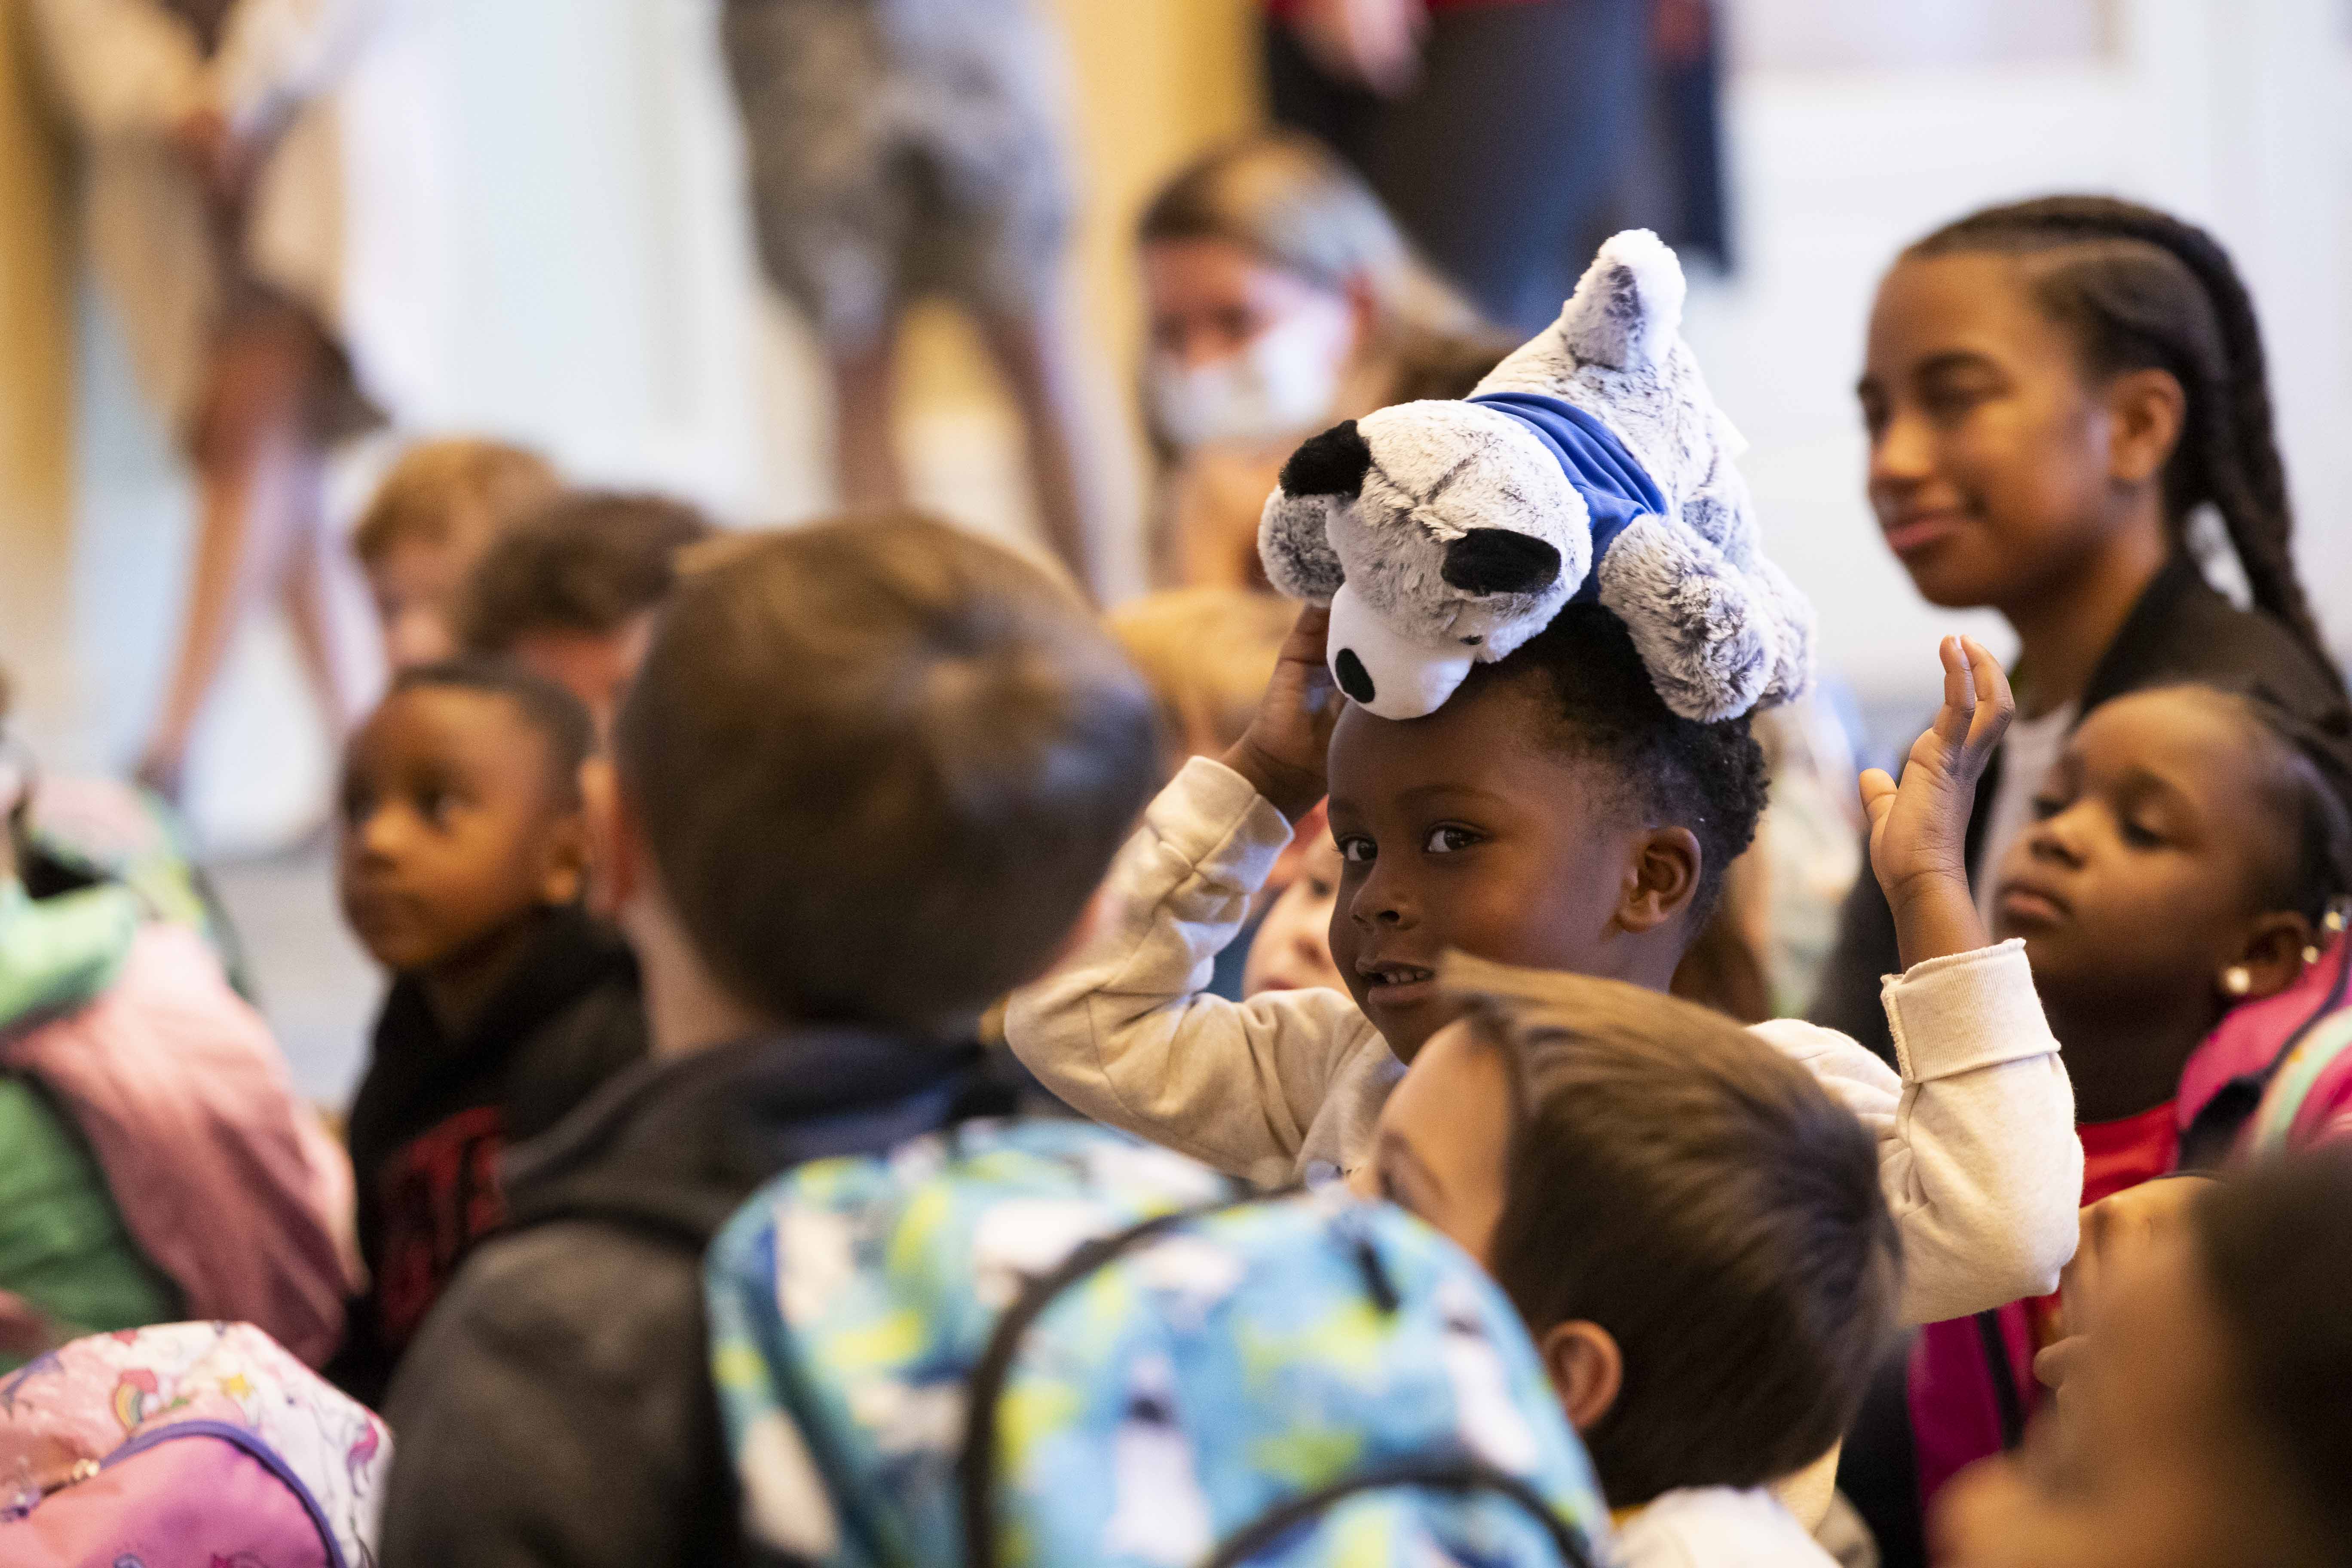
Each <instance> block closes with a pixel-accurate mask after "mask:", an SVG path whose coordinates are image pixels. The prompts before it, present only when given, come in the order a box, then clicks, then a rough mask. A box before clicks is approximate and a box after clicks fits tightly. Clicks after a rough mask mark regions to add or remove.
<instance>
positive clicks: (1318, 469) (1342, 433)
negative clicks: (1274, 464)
mask: <svg viewBox="0 0 2352 1568" xmlns="http://www.w3.org/2000/svg"><path fill="white" fill-rule="evenodd" d="M1371 468H1372V448H1371V445H1370V443H1369V442H1367V441H1366V440H1365V439H1364V437H1363V433H1362V432H1360V431H1359V430H1358V429H1357V428H1356V422H1355V421H1354V420H1352V419H1350V420H1349V421H1348V422H1347V423H1346V424H1345V425H1334V426H1331V428H1329V429H1328V430H1326V431H1324V432H1323V434H1321V435H1320V436H1310V437H1307V439H1306V440H1305V441H1304V442H1302V443H1300V445H1299V447H1298V450H1297V451H1296V452H1293V453H1291V454H1290V461H1288V462H1286V463H1285V464H1283V465H1282V478H1281V479H1280V480H1279V481H1278V482H1279V483H1280V484H1281V486H1282V489H1283V492H1284V493H1285V494H1286V495H1294V496H1355V495H1361V494H1362V493H1363V490H1364V476H1365V475H1366V474H1368V473H1370V472H1371Z"/></svg>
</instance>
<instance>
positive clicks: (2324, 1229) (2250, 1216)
mask: <svg viewBox="0 0 2352 1568" xmlns="http://www.w3.org/2000/svg"><path fill="white" fill-rule="evenodd" d="M2195 1236H2196V1253H2195V1257H2196V1264H2197V1266H2198V1268H2199V1270H2200V1272H2201V1274H2202V1275H2203V1280H2202V1283H2203V1284H2204V1286H2205V1287H2206V1289H2208V1290H2209V1291H2210V1293H2211V1297H2212V1300H2213V1303H2214V1305H2215V1306H2216V1307H2217V1308H2219V1309H2220V1314H2221V1321H2222V1325H2223V1327H2224V1330H2225V1337H2226V1338H2227V1340H2228V1343H2227V1344H2225V1345H2224V1346H2223V1347H2221V1348H2222V1360H2223V1364H2224V1365H2225V1366H2226V1367H2228V1369H2229V1371H2230V1373H2231V1375H2232V1381H2233V1382H2234V1383H2235V1384H2237V1392H2238V1393H2239V1394H2241V1396H2242V1399H2243V1401H2244V1403H2245V1405H2246V1413H2247V1415H2248V1416H2249V1417H2250V1418H2251V1422H2252V1426H2253V1428H2254V1430H2255V1432H2256V1433H2258V1434H2259V1435H2260V1437H2261V1439H2263V1441H2264V1442H2265V1444H2266V1446H2267V1447H2268V1448H2269V1450H2270V1452H2269V1453H2267V1454H2265V1455H2263V1458H2264V1459H2265V1460H2266V1461H2268V1462H2271V1463H2275V1464H2278V1465H2280V1466H2281V1467H2283V1468H2284V1470H2285V1472H2286V1473H2287V1475H2288V1476H2289V1477H2291V1478H2292V1479H2293V1481H2294V1485H2295V1488H2296V1489H2297V1490H2298V1491H2299V1492H2300V1493H2301V1494H2302V1496H2301V1498H2300V1501H2301V1502H2303V1503H2304V1504H2305V1507H2307V1508H2308V1509H2309V1510H2310V1514H2311V1517H2312V1520H2313V1522H2315V1524H2316V1525H2317V1526H2318V1528H2319V1530H2320V1531H2321V1533H2322V1537H2323V1539H2325V1540H2327V1541H2329V1542H2333V1543H2335V1549H2336V1557H2335V1558H2334V1559H2332V1560H2333V1561H2341V1562H2345V1563H2352V1420H2347V1418H2346V1415H2345V1412H2346V1410H2347V1406H2352V1148H2347V1146H2346V1145H2344V1144H2342V1143H2334V1144H2325V1145H2322V1146H2321V1147H2320V1148H2318V1149H2316V1150H2314V1151H2310V1152H2301V1153H2296V1154H2291V1155H2288V1156H2286V1157H2285V1158H2284V1159H2281V1160H2276V1161H2273V1163H2269V1164H2267V1165H2263V1166H2261V1167H2258V1168H2256V1169H2255V1170H2253V1171H2252V1172H2251V1173H2244V1174H2242V1175H2240V1176H2237V1177H2234V1178H2233V1179H2231V1181H2228V1182H2224V1183H2214V1184H2210V1187H2209V1189H2208V1190H2207V1191H2206V1192H2205V1193H2204V1194H2201V1195H2200V1199H2199V1208H2198V1211H2197V1222H2196V1226H2195Z"/></svg>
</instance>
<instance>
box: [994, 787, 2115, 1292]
mask: <svg viewBox="0 0 2352 1568" xmlns="http://www.w3.org/2000/svg"><path fill="white" fill-rule="evenodd" d="M1289 841H1290V826H1289V824H1288V823H1286V821H1285V820H1284V819H1283V816H1282V814H1281V813H1280V812H1278V811H1276V809H1275V808H1274V806H1273V805H1271V804H1270V803H1269V802H1267V801H1266V800H1265V799H1264V798H1263V797H1261V796H1260V795H1258V793H1257V792H1256V790H1255V789H1254V788H1252V787H1251V785H1250V784H1249V782H1248V781H1247V780H1245V779H1244V778H1243V777H1242V776H1241V775H1240V774H1238V773H1234V772H1233V771H1232V770H1231V769H1229V768H1226V767H1224V766H1223V765H1222V764H1220V763H1215V762H1212V761H1210V760H1208V759H1206V758H1195V759H1193V760H1192V762H1191V763H1187V764H1186V765H1185V767H1184V771H1183V772H1182V773H1179V774H1178V775H1177V776H1176V779H1175V781H1174V782H1173V783H1171V784H1170V785H1169V786H1168V787H1167V788H1166V789H1164V790H1162V791H1161V792H1160V797H1159V798H1158V799H1157V800H1155V801H1153V802H1152V804H1151V807H1150V810H1149V811H1148V812H1147V813H1146V814H1145V816H1144V823H1143V826H1142V827H1141V828H1139V830H1138V831H1137V833H1136V835H1135V837H1133V838H1131V839H1130V840H1129V842H1128V844H1127V846H1126V847H1124V848H1123V849H1121V850H1120V852H1119V856H1118V860H1117V861H1116V862H1115V863H1114V864H1113V866H1112V868H1111V874H1110V882H1109V887H1108V890H1107V895H1106V898H1105V900H1104V907H1103V909H1102V911H1101V916H1100V922H1099V924H1098V927H1097V930H1096V931H1095V932H1094V934H1093V935H1092V937H1091V938H1090V940H1089V941H1088V942H1087V945H1086V947H1085V948H1084V949H1083V951H1082V952H1080V953H1079V955H1078V956H1077V958H1076V961H1075V962H1073V963H1070V964H1069V965H1068V966H1066V968H1064V969H1062V970H1061V971H1059V972H1057V973H1055V974H1054V975H1052V976H1050V977H1048V978H1047V979H1045V980H1044V981H1041V982H1039V983H1038V984H1035V985H1034V986H1031V987H1029V988H1028V989H1027V990H1025V991H1023V992H1021V993H1019V994H1016V995H1015V996H1014V997H1013V1002H1012V1005H1011V1006H1010V1008H1009V1009H1008V1011H1007V1013H1006V1016H1005V1032H1006V1034H1007V1036H1008V1037H1009V1038H1010V1040H1011V1042H1012V1045H1013V1051H1014V1052H1015V1054H1017V1055H1018V1056H1019V1057H1020V1058H1021V1059H1022V1060H1023V1061H1024V1062H1026V1063H1027V1064H1028V1065H1029V1068H1030V1069H1031V1070H1032V1071H1034V1073H1036V1074H1037V1076H1038V1077H1039V1078H1040V1079H1043V1080H1044V1081H1045V1084H1046V1086H1047V1087H1048V1088H1050V1089H1053V1090H1054V1092H1055V1093H1056V1094H1058V1095H1060V1096H1061V1097H1062V1098H1063V1099H1064V1100H1067V1101H1068V1102H1069V1103H1070V1104H1071V1105H1072V1106H1074V1107H1076V1109H1077V1110H1081V1111H1084V1112H1085V1113H1087V1115H1089V1116H1093V1117H1096V1118H1097V1119H1099V1120H1101V1121H1108V1122H1109V1123H1111V1124H1112V1125H1114V1126H1118V1127H1123V1128H1125V1129H1127V1130H1128V1131H1131V1132H1135V1133H1138V1134H1139V1135H1141V1136H1143V1137H1147V1138H1150V1139H1152V1140H1153V1141H1155V1142H1160V1143H1164V1144H1166V1145H1167V1146H1169V1147H1170V1148H1172V1149H1176V1150H1180V1151H1181V1152H1184V1153H1187V1154H1190V1155H1192V1156H1193V1157H1194V1158H1196V1159H1199V1160H1202V1161H1205V1162H1206V1163H1209V1164H1212V1165H1215V1166H1217V1167H1218V1168H1220V1169H1222V1170H1224V1171H1228V1172H1231V1173H1234V1174H1236V1175H1242V1176H1247V1177H1250V1178H1253V1179H1255V1180H1257V1181H1259V1182H1261V1183H1266V1184H1273V1183H1276V1182H1280V1181H1283V1180H1287V1179H1291V1178H1294V1177H1309V1178H1312V1177H1315V1176H1318V1175H1325V1174H1331V1173H1344V1172H1346V1171H1348V1170H1350V1169H1352V1168H1353V1167H1354V1166H1355V1165H1356V1164H1357V1163H1359V1162H1360V1161H1361V1160H1362V1159H1364V1158H1365V1157H1366V1156H1368V1155H1369V1153H1370V1150H1371V1143H1372V1134H1373V1131H1374V1129H1375V1127H1376V1125H1377V1123H1378V1121H1379V1119H1380V1112H1381V1105H1382V1103H1383V1102H1384V1101H1385V1100H1387V1098H1388V1095H1389V1091H1390V1090H1391V1089H1392V1088H1394V1087H1395V1084H1396V1081H1397V1079H1399V1078H1400V1077H1402V1075H1403V1072H1404V1068H1403V1066H1402V1064H1401V1063H1400V1062H1398V1060H1397V1059H1396V1058H1395V1057H1394V1056H1392V1055H1391V1054H1390V1051H1389V1048H1388V1046H1387V1043H1386V1042H1385V1041H1383V1040H1382V1039H1381V1037H1380V1035H1379V1033H1378V1032H1377V1031H1376V1030H1375V1029H1374V1028H1373V1027H1372V1025H1371V1023H1370V1020H1369V1019H1367V1018H1366V1017H1365V1016H1364V1015H1363V1014H1362V1013H1361V1012H1360V1011H1359V1010H1358V1009H1357V1007H1356V1005H1355V1003H1354V1002H1353V1001H1352V1000H1350V999H1349V997H1348V996H1347V995H1345V994H1342V993H1340V992H1337V991H1289V992H1270V993H1267V994H1263V995H1259V996H1254V997H1252V998H1250V999H1249V1000H1248V1001H1246V1002H1239V1003H1236V1002H1228V1001H1225V1000H1223V998H1221V997H1217V996H1212V995H1209V994H1205V993H1204V992H1203V991H1202V989H1201V988H1202V986H1203V985H1205V984H1207V982H1208V977H1209V973H1210V969H1211V966H1212V963H1213V960H1214V959H1215V957H1216V955H1217V953H1218V952H1219V951H1220V950H1221V949H1223V947H1224V945H1225V944H1226V943H1227V942H1231V941H1232V940H1233V938H1234V933H1235V931H1238V930H1239V929H1240V927H1241V924H1242V921H1243V920H1244V917H1245V916H1246V914H1247V912H1248V910H1249V904H1250V900H1251V898H1252V896H1253V895H1254V894H1255V892H1256V891H1257V889H1259V887H1260V886H1262V885H1263V884H1264V882H1265V878H1266V874H1267V872H1268V870H1269V869H1270V868H1272V866H1273V865H1274V861H1275V858H1276V856H1277V855H1279V854H1280V853H1281V851H1282V849H1283V847H1284V846H1285V845H1286V844H1287V843H1289ZM1885 1004H1886V1015H1887V1018H1888V1020H1889V1022H1890V1023H1891V1024H1892V1025H1893V1027H1894V1034H1895V1051H1896V1055H1897V1058H1898V1060H1899V1063H1900V1066H1901V1069H1902V1070H1901V1073H1900V1076H1899V1077H1898V1075H1897V1074H1896V1073H1895V1072H1894V1071H1891V1070H1889V1069H1888V1068H1887V1067H1886V1065H1885V1063H1883V1062H1881V1061H1880V1060H1879V1059H1878V1058H1876V1057H1874V1056H1873V1055H1871V1054H1870V1052H1868V1051H1867V1050H1864V1048H1863V1047H1861V1046H1859V1045H1857V1044H1855V1043H1854V1042H1853V1040H1851V1039H1848V1038H1847V1037H1845V1036H1843V1035H1841V1034H1837V1033H1835V1032H1834V1031H1832V1030H1829V1029H1823V1028H1820V1027H1818V1026H1814V1025H1811V1024H1807V1023H1803V1022H1801V1021H1798V1020H1795V1019H1781V1020H1776V1021H1775V1022H1772V1023H1769V1024H1760V1025H1758V1026H1757V1027H1756V1030H1755V1033H1756V1034H1757V1035H1758V1036H1759V1037H1762V1038H1763V1039H1765V1040H1766V1041H1768V1042H1769V1043H1770V1044H1771V1045H1773V1046H1774V1047H1778V1048H1779V1049H1780V1050H1781V1051H1783V1052H1785V1053H1786V1054H1787V1055H1788V1056H1789V1057H1790V1058H1792V1059H1794V1060H1796V1061H1798V1062H1801V1063H1802V1064H1803V1065H1804V1066H1805V1067H1806V1068H1810V1069H1811V1071H1812V1073H1813V1075H1814V1076H1815V1077H1816V1078H1817V1079H1820V1080H1821V1082H1822V1085H1823V1087H1825V1088H1826V1089H1829V1090H1830V1092H1831V1093H1832V1094H1834V1095H1835V1096H1836V1097H1837V1098H1838V1099H1839V1100H1841V1101H1842V1102H1843V1103H1844V1104H1845V1105H1846V1106H1847V1107H1848V1108H1850V1109H1851V1110H1853V1112H1854V1114H1855V1115H1856V1116H1858V1117H1860V1118H1861V1120H1862V1122H1863V1125H1864V1126H1865V1127H1867V1128H1869V1129H1870V1131H1872V1133H1873V1134H1874V1135H1875V1137H1876V1138H1877V1140H1878V1169H1879V1179H1880V1182H1881V1184H1883V1185H1884V1187H1885V1193H1886V1201H1887V1205H1888V1206H1889V1208H1891V1209H1892V1210H1893V1212H1894V1215H1895V1223H1896V1224H1897V1226H1900V1228H1901V1230H1902V1233H1903V1246H1904V1258H1905V1271H1904V1292H1903V1315H1904V1318H1905V1321H1908V1322H1915V1323H1916V1322H1932V1321H1937V1320H1940V1319H1945V1318H1957V1317H1963V1316H1966V1315H1967V1314H1969V1313H1970V1312H1975V1311H1980V1310H1985V1309H1987V1308H1990V1307H1995V1306H1999V1305H2000V1304H2001V1303H2002V1302H2005V1301H2013V1300H2017V1299H2018V1298H2020V1297H2022V1296H2036V1295H2042V1294H2044V1293H2046V1292H2048V1291H2050V1290H2053V1289H2056V1287H2057V1282H2058V1271H2059V1269H2060V1268H2063V1267H2064V1265H2065V1263H2066V1260H2067V1259H2068V1258H2071V1257H2073V1256H2074V1239H2075V1209H2076V1205H2077V1203H2078V1202H2079V1200H2080V1196H2081V1194H2082V1190H2083V1152H2082V1145H2081V1144H2080V1143H2079V1142H2077V1141H2076V1139H2075V1136H2074V1092H2073V1089H2072V1088H2071V1086H2070V1085H2069V1084H2068V1082H2067V1079H2066V1070H2065V1068H2063V1066H2061V1065H2060V1063H2059V1059H2058V1042H2057V1040H2056V1039H2055V1038H2054V1037H2053V1036H2052V1035H2051V1033H2050V1026H2049V1024H2048V1022H2047V1021H2046V1020H2045V1019H2044V1018H2043V1017H2042V1003H2041V999H2040V998H2039V997H2038V996H2036V995H2035V994H2034V991H2033V977H2032V971H2031V970H2030V969H2029V968H2028V966H2027V963H2026V959H2025V951H2024V944H2023V943H2021V942H2003V943H2002V944H2000V946H1998V947H1990V948H1985V949H1982V950H1980V951H1979V952H1966V953H1960V954H1958V955H1956V956H1953V957H1949V958H1940V959H1935V960H1932V961H1930V962H1928V963H1922V964H1919V965H1918V966H1916V968H1914V969H1913V970H1911V972H1910V973H1907V974H1904V975H1901V976H1899V977H1889V978H1888V979H1887V981H1886V983H1885Z"/></svg>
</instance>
